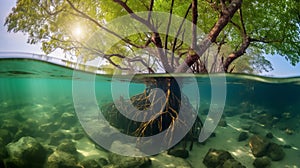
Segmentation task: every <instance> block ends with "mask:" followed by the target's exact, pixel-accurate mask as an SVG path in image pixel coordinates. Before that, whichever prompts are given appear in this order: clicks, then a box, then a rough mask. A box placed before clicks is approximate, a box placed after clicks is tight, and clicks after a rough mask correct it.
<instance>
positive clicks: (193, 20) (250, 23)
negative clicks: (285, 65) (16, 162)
mask: <svg viewBox="0 0 300 168" xmlns="http://www.w3.org/2000/svg"><path fill="white" fill-rule="evenodd" d="M142 11H146V12H148V16H147V17H146V18H141V17H140V16H139V15H138V14H137V13H138V12H142ZM151 11H152V12H158V11H160V12H167V13H170V14H174V15H170V17H167V18H164V19H163V20H164V22H167V23H171V22H172V19H173V20H174V17H175V15H178V16H180V17H182V18H186V19H187V21H188V22H185V23H186V24H190V29H188V28H187V27H180V25H181V23H179V24H178V25H179V26H178V27H176V29H177V30H178V31H177V34H176V35H175V36H169V34H168V30H169V29H170V28H169V27H166V28H165V29H166V30H165V32H166V33H159V32H158V29H159V28H160V25H162V23H161V22H162V21H161V20H159V19H157V18H155V17H154V16H153V15H151ZM128 14H129V15H130V16H131V18H133V19H134V20H135V21H136V22H139V23H140V24H142V25H144V26H145V29H147V30H146V31H145V32H143V33H137V34H133V35H129V36H128V37H123V36H120V35H119V34H118V33H117V32H118V30H117V29H126V26H127V24H128V25H129V24H131V23H127V24H124V23H122V24H121V23H120V25H118V27H107V26H106V24H107V23H109V22H111V21H113V20H115V19H116V18H118V17H121V16H125V15H128ZM5 25H7V28H8V31H9V32H20V31H21V32H23V33H25V34H27V35H28V43H31V44H36V43H42V50H43V51H44V52H45V53H46V54H49V53H51V52H53V51H54V50H56V49H58V48H60V49H62V50H64V51H65V52H67V53H69V54H72V55H75V56H83V58H84V59H85V60H92V59H95V57H101V58H103V59H105V60H106V61H107V63H108V64H104V65H103V66H114V67H117V68H119V69H126V70H133V71H139V72H147V73H155V72H158V71H159V70H161V69H163V70H164V71H165V72H168V73H171V72H186V71H191V72H194V73H203V72H220V71H225V72H241V71H242V72H248V73H253V72H259V71H261V70H269V69H271V66H270V62H268V61H267V60H266V59H265V58H264V57H263V55H264V54H278V55H281V56H283V57H285V58H286V59H287V60H288V61H289V62H290V63H291V64H292V65H295V64H296V63H298V62H300V2H299V1H298V0H272V1H271V0H244V1H242V0H203V1H198V0H189V1H184V2H182V1H179V0H139V1H136V0H126V1H122V0H106V1H100V0H84V1H83V0H18V1H17V4H16V6H15V7H14V8H13V9H12V11H11V13H10V14H9V16H8V17H7V18H6V22H5ZM167 25H170V26H173V25H172V24H167ZM197 28H198V29H197ZM99 30H101V31H105V32H107V34H110V35H112V36H114V37H117V38H119V42H118V43H116V44H115V45H114V46H112V47H111V48H110V49H109V50H105V51H104V50H101V47H100V48H97V49H96V48H94V47H91V46H89V45H86V43H84V42H86V41H89V40H90V39H91V38H92V37H91V36H93V35H95V32H97V31H99ZM197 30H201V32H199V31H197ZM188 33H191V35H192V36H191V41H190V43H189V44H186V43H184V42H183V41H184V40H183V38H184V36H185V35H186V34H188ZM93 42H94V43H99V45H105V43H106V42H105V41H102V42H96V41H93ZM146 48H152V49H153V50H149V49H148V50H146V52H145V51H141V49H146ZM149 55H151V56H152V57H151V59H150V56H149ZM242 56H243V57H242ZM240 57H241V58H240Z"/></svg>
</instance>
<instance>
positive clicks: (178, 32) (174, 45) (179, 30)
mask: <svg viewBox="0 0 300 168" xmlns="http://www.w3.org/2000/svg"><path fill="white" fill-rule="evenodd" d="M191 8H192V3H191V4H190V5H189V7H188V9H187V11H186V12H185V15H184V18H183V19H182V22H181V24H180V26H179V28H178V30H177V33H176V35H175V39H174V44H173V47H172V56H171V65H172V67H173V68H174V54H175V50H177V48H176V45H177V40H178V36H179V34H180V32H181V29H182V26H183V24H184V22H185V20H186V18H187V16H188V14H189V12H190V10H191ZM182 43H183V42H182Z"/></svg>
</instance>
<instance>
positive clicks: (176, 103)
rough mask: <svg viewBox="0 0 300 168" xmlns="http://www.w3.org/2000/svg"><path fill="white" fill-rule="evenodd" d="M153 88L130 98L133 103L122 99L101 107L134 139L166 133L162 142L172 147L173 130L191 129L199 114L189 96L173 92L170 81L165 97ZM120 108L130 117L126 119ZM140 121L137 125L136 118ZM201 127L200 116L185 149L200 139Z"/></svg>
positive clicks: (114, 123) (105, 114)
mask: <svg viewBox="0 0 300 168" xmlns="http://www.w3.org/2000/svg"><path fill="white" fill-rule="evenodd" d="M172 88H173V89H172ZM151 89H152V88H150V90H149V89H146V90H145V91H144V92H143V93H141V94H138V95H135V96H133V97H131V98H130V100H125V99H124V98H122V97H120V99H119V100H118V101H117V102H115V103H109V104H105V105H104V106H102V108H101V110H102V113H103V115H104V116H105V117H106V119H107V120H108V121H109V122H110V124H111V125H112V126H114V127H116V128H117V129H119V130H120V131H121V132H123V133H125V134H128V135H131V136H136V137H147V136H152V135H156V134H159V133H161V132H162V131H165V130H166V133H165V137H164V138H163V139H162V141H163V143H165V144H171V143H172V142H173V137H174V130H175V129H177V130H178V129H179V130H186V129H187V128H189V127H190V123H189V122H190V121H191V118H192V117H195V115H197V112H196V111H195V109H194V108H193V106H192V105H191V104H190V103H189V100H188V98H187V97H186V96H184V95H180V93H179V94H178V92H179V91H178V90H176V89H175V91H174V87H173V86H172V84H171V82H170V81H167V84H166V85H165V87H164V88H163V89H162V90H163V91H164V92H165V94H164V96H162V95H161V94H158V92H157V90H155V89H153V90H151ZM118 109H121V110H122V113H123V114H124V113H126V114H127V115H129V116H131V118H127V117H126V116H124V115H123V114H122V113H120V112H119V110H118ZM179 113H184V115H181V116H182V117H178V116H179ZM138 118H143V119H145V122H137V121H136V120H135V119H138ZM201 128H202V122H201V120H200V118H199V117H198V116H197V117H196V121H195V123H194V124H193V126H192V128H191V129H189V132H188V134H187V135H186V136H185V138H184V140H183V141H184V147H186V142H187V141H193V140H194V139H196V138H197V136H198V135H199V132H200V129H201ZM183 133H186V131H185V132H184V131H183ZM191 146H192V143H191ZM191 148H192V147H190V149H191Z"/></svg>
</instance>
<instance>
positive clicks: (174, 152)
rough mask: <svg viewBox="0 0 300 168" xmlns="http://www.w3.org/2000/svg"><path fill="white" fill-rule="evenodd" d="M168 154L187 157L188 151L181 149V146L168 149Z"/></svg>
mask: <svg viewBox="0 0 300 168" xmlns="http://www.w3.org/2000/svg"><path fill="white" fill-rule="evenodd" d="M168 154H169V155H172V156H176V157H181V158H184V159H186V158H188V157H189V151H187V150H186V149H182V148H175V149H170V150H169V151H168Z"/></svg>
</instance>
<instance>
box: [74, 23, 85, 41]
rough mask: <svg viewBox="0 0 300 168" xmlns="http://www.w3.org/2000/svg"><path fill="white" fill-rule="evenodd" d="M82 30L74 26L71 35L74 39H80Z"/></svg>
mask: <svg viewBox="0 0 300 168" xmlns="http://www.w3.org/2000/svg"><path fill="white" fill-rule="evenodd" d="M82 34H83V32H82V28H81V27H80V26H76V27H75V28H74V30H73V35H74V36H75V37H76V38H80V37H82Z"/></svg>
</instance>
